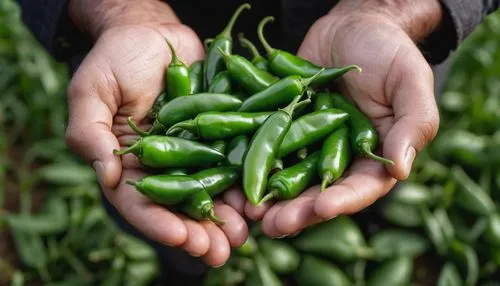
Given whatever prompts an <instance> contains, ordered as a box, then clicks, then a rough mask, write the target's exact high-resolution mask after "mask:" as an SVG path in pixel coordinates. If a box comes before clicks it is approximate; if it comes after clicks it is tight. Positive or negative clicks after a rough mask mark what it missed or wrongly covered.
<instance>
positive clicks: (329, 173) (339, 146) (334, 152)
mask: <svg viewBox="0 0 500 286" xmlns="http://www.w3.org/2000/svg"><path fill="white" fill-rule="evenodd" d="M348 132H349V131H348V129H347V127H346V126H345V125H342V126H340V127H339V128H338V129H337V130H335V131H333V132H332V134H330V136H328V138H327V139H326V140H325V142H323V147H322V148H321V156H320V158H319V162H318V165H319V167H318V171H319V175H320V177H321V179H322V181H321V191H324V190H325V189H326V187H328V186H329V185H331V184H332V183H333V182H335V181H336V180H337V179H338V178H340V177H341V176H342V174H344V171H345V169H346V168H347V165H348V164H349V162H350V160H351V148H350V146H349V133H348Z"/></svg>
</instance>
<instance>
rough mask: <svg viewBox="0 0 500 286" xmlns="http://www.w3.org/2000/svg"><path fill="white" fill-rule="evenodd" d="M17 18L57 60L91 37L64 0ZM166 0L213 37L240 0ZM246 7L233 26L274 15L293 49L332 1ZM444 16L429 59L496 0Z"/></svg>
mask: <svg viewBox="0 0 500 286" xmlns="http://www.w3.org/2000/svg"><path fill="white" fill-rule="evenodd" d="M18 2H19V3H20V5H21V8H22V12H23V13H22V14H23V20H24V22H25V23H26V24H27V25H28V27H29V28H30V29H31V30H32V32H33V34H34V35H35V36H36V38H37V39H38V40H39V41H40V42H41V43H42V44H43V46H44V47H45V48H47V50H48V51H49V52H50V53H51V54H52V55H54V57H56V58H57V59H59V60H68V59H69V58H71V57H73V56H75V55H77V54H82V53H85V52H86V51H87V50H88V49H90V47H91V41H90V40H89V39H88V38H87V37H85V36H84V35H82V34H81V33H80V32H79V31H78V30H77V29H76V28H75V27H74V25H72V24H71V21H70V20H69V18H68V16H67V2H68V1H67V0H18ZM166 2H168V3H169V4H170V5H171V6H172V8H173V9H174V11H175V12H176V13H177V14H178V16H179V17H180V18H181V20H182V21H183V22H184V23H185V24H187V25H188V26H191V27H192V28H193V29H194V30H195V31H196V32H197V33H198V35H199V36H200V38H201V39H204V38H208V37H213V36H215V35H216V34H217V33H218V32H219V31H220V30H222V28H223V27H224V25H225V23H226V21H227V19H228V18H229V16H230V15H231V13H232V12H233V11H234V9H235V8H236V7H237V6H238V5H239V4H240V3H241V2H242V1H229V0H226V1H222V0H214V1H203V0H193V1H186V0H170V1H166ZM247 2H250V3H251V4H252V6H253V7H252V11H251V12H250V13H244V14H243V15H242V20H241V21H238V23H237V28H236V29H235V30H237V31H244V32H245V34H246V35H247V36H248V37H250V38H254V37H255V36H254V35H255V29H256V23H257V22H258V21H259V20H260V19H261V18H262V17H264V16H267V15H274V16H276V18H277V21H275V24H274V25H270V26H269V31H267V30H266V33H269V34H270V35H271V36H270V37H269V38H270V39H271V40H272V41H271V42H272V43H273V44H274V45H275V46H276V47H279V48H284V49H286V50H289V51H296V50H297V49H298V48H299V45H300V43H301V40H302V39H303V37H304V35H305V34H306V32H307V30H308V29H309V27H310V26H311V25H312V23H314V21H315V20H316V19H318V18H319V17H321V16H322V15H324V14H326V13H327V12H328V10H329V9H330V8H332V7H333V5H334V4H335V3H336V2H337V1H331V0H315V1H311V0H280V1H265V0H255V1H247ZM441 3H442V4H443V7H444V8H445V17H444V21H443V24H442V25H441V27H440V29H438V31H436V32H435V33H434V34H433V35H431V36H430V37H429V38H428V39H427V40H426V41H424V42H423V43H421V45H420V46H421V49H422V50H423V52H424V55H425V56H426V57H427V59H428V61H429V62H430V63H431V64H437V63H440V62H442V61H444V60H445V59H446V58H447V57H448V55H449V54H450V52H451V51H453V50H454V49H456V48H457V46H458V45H459V44H460V43H461V42H462V41H463V40H464V39H465V38H466V37H467V36H468V35H469V34H470V33H471V32H472V31H473V30H474V28H475V27H476V26H477V25H478V24H479V23H480V22H481V21H482V20H483V19H484V17H485V16H486V15H487V14H489V13H491V12H493V11H494V10H496V9H497V8H498V7H499V5H500V0H441Z"/></svg>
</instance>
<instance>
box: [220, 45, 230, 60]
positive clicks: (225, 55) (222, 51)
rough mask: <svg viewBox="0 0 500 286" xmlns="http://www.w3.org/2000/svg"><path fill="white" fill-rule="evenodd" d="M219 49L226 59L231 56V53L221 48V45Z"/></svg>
mask: <svg viewBox="0 0 500 286" xmlns="http://www.w3.org/2000/svg"><path fill="white" fill-rule="evenodd" d="M217 50H218V51H219V53H220V54H221V55H222V57H224V60H226V59H227V58H229V57H230V56H231V55H230V54H228V53H226V52H225V51H224V50H223V49H221V48H220V47H217Z"/></svg>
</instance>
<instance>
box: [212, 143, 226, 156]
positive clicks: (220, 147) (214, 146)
mask: <svg viewBox="0 0 500 286" xmlns="http://www.w3.org/2000/svg"><path fill="white" fill-rule="evenodd" d="M226 146H227V143H226V141H224V140H216V141H214V142H212V143H211V144H210V147H212V149H214V150H217V151H219V152H220V153H222V154H224V153H225V152H226Z"/></svg>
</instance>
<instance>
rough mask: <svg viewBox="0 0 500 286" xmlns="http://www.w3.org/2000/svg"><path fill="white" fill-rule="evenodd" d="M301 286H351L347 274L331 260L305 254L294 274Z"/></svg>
mask: <svg viewBox="0 0 500 286" xmlns="http://www.w3.org/2000/svg"><path fill="white" fill-rule="evenodd" d="M294 277H295V280H296V281H297V284H298V285H299V286H318V285H321V286H350V285H352V283H351V281H349V278H348V277H347V275H346V274H345V273H344V272H343V271H342V270H341V269H340V268H338V267H337V266H335V265H334V264H332V263H331V262H329V261H326V260H323V259H319V258H316V257H314V256H311V255H304V256H303V258H302V262H301V263H300V266H299V268H298V269H297V272H295V274H294Z"/></svg>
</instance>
